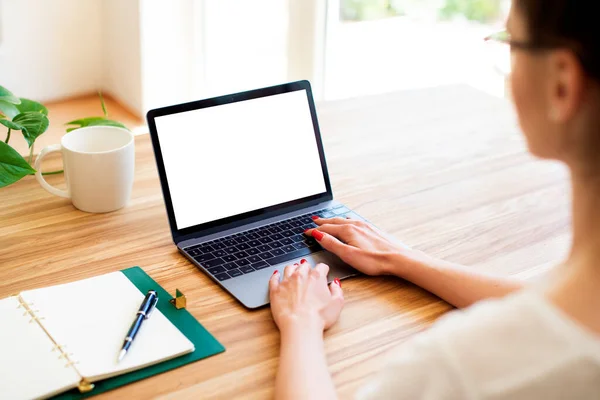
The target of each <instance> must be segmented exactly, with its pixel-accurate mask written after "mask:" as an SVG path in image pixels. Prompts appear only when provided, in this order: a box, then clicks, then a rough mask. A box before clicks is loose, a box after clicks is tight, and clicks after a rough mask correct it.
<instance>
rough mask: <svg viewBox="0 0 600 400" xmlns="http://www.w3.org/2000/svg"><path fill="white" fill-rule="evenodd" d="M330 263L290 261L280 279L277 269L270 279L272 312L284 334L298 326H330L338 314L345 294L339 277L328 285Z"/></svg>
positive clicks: (322, 328)
mask: <svg viewBox="0 0 600 400" xmlns="http://www.w3.org/2000/svg"><path fill="white" fill-rule="evenodd" d="M328 272H329V266H327V265H325V264H317V265H316V266H315V268H310V265H309V264H308V262H306V261H305V260H302V262H301V263H300V264H294V265H288V266H287V267H285V270H284V272H283V279H282V280H281V281H280V274H281V273H280V272H279V271H275V273H274V274H273V276H272V277H271V280H270V281H269V294H270V298H271V312H272V313H273V319H274V320H275V323H276V324H277V326H278V327H279V330H280V331H281V333H282V334H284V333H287V332H289V331H290V330H295V329H302V330H305V329H317V330H319V331H320V332H323V330H325V329H328V328H330V327H331V326H332V325H333V324H334V323H335V322H336V321H337V320H338V318H339V316H340V313H341V311H342V307H343V305H344V295H343V292H342V285H341V283H340V281H339V279H335V280H334V281H333V282H332V283H331V285H329V287H328V286H327V273H328Z"/></svg>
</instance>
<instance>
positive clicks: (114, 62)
mask: <svg viewBox="0 0 600 400" xmlns="http://www.w3.org/2000/svg"><path fill="white" fill-rule="evenodd" d="M75 1H78V0H75ZM99 1H100V2H101V3H102V14H101V18H100V20H101V21H102V41H101V47H100V48H101V53H102V60H101V62H102V87H103V89H104V90H105V91H106V92H107V93H109V94H111V95H112V96H114V97H116V98H117V99H118V100H119V101H120V102H121V103H123V105H125V106H126V107H127V108H129V109H130V110H131V111H134V112H136V113H137V114H139V115H142V114H143V112H144V106H143V93H142V59H141V47H140V44H141V37H140V7H141V6H140V3H141V1H142V0H99Z"/></svg>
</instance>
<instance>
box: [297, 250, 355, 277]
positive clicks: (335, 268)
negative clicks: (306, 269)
mask: <svg viewBox="0 0 600 400" xmlns="http://www.w3.org/2000/svg"><path fill="white" fill-rule="evenodd" d="M304 258H306V260H307V261H308V262H309V263H310V264H311V265H312V266H313V267H314V266H315V265H317V264H319V263H323V264H327V265H329V273H328V274H327V282H331V281H332V280H334V279H335V278H339V279H344V278H347V277H349V276H354V275H358V273H359V272H358V271H357V270H355V269H354V268H352V267H350V266H349V265H348V264H346V263H345V262H343V261H342V260H341V259H340V258H339V257H338V256H336V255H335V254H333V253H330V252H328V251H319V252H318V253H313V254H310V255H309V256H307V257H304Z"/></svg>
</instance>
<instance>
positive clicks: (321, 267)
mask: <svg viewBox="0 0 600 400" xmlns="http://www.w3.org/2000/svg"><path fill="white" fill-rule="evenodd" d="M312 272H313V275H314V276H315V277H316V278H318V279H322V280H323V281H325V282H326V283H327V274H328V273H329V265H327V264H323V263H319V264H317V265H316V266H315V267H314V268H313V270H312Z"/></svg>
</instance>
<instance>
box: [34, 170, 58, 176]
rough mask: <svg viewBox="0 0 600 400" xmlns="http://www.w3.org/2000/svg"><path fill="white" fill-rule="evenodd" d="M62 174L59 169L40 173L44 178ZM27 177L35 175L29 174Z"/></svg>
mask: <svg viewBox="0 0 600 400" xmlns="http://www.w3.org/2000/svg"><path fill="white" fill-rule="evenodd" d="M63 172H65V170H64V169H61V170H60V171H51V172H42V175H44V176H46V175H58V174H62V173H63ZM29 175H35V173H33V174H29Z"/></svg>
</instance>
